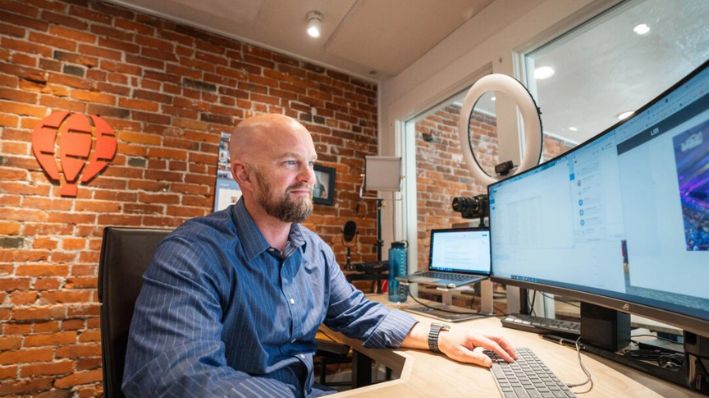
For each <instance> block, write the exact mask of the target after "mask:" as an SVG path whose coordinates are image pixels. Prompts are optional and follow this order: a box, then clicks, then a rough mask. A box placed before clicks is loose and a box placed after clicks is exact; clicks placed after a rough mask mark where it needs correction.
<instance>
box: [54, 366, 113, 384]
mask: <svg viewBox="0 0 709 398" xmlns="http://www.w3.org/2000/svg"><path fill="white" fill-rule="evenodd" d="M101 372H102V371H101V369H97V370H90V371H86V372H76V373H74V374H72V375H71V376H67V377H63V378H61V379H57V380H56V381H55V382H54V386H55V387H58V388H66V387H70V386H75V385H79V384H88V383H91V382H96V381H99V380H101V376H102V373H101Z"/></svg>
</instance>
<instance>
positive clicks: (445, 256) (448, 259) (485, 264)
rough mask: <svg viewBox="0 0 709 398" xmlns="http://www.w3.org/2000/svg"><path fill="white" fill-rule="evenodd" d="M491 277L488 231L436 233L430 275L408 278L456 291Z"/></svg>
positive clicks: (445, 230)
mask: <svg viewBox="0 0 709 398" xmlns="http://www.w3.org/2000/svg"><path fill="white" fill-rule="evenodd" d="M488 276H490V230H489V229H488V228H455V229H434V230H432V231H431V250H430V251H429V255H428V271H419V272H416V273H413V274H410V275H408V276H407V279H408V281H409V282H416V283H429V284H432V285H439V286H445V287H449V288H455V287H459V286H465V285H470V284H472V283H476V282H478V281H481V280H483V279H485V278H487V277H488Z"/></svg>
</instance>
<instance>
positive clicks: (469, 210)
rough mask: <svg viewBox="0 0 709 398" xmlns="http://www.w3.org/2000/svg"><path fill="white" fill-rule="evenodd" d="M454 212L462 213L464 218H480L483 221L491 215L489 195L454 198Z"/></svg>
mask: <svg viewBox="0 0 709 398" xmlns="http://www.w3.org/2000/svg"><path fill="white" fill-rule="evenodd" d="M453 210H454V211H458V212H460V215H461V216H462V217H463V218H480V219H481V220H482V219H483V218H484V217H486V216H488V215H489V213H490V211H489V202H488V199H487V195H476V196H459V197H456V198H453Z"/></svg>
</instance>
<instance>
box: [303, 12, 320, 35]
mask: <svg viewBox="0 0 709 398" xmlns="http://www.w3.org/2000/svg"><path fill="white" fill-rule="evenodd" d="M322 19H323V15H322V14H321V13H320V12H319V11H310V12H309V13H308V15H306V16H305V20H306V21H308V28H307V29H306V32H308V36H310V37H312V38H313V39H317V38H318V37H320V31H321V30H322Z"/></svg>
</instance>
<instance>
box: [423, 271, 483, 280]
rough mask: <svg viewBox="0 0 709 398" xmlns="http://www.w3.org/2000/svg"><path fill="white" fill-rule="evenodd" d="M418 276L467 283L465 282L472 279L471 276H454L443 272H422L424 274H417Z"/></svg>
mask: <svg viewBox="0 0 709 398" xmlns="http://www.w3.org/2000/svg"><path fill="white" fill-rule="evenodd" d="M416 275H418V276H423V277H426V278H433V279H448V280H453V281H465V280H468V279H470V275H465V274H453V273H450V272H441V271H426V272H422V273H420V274H416Z"/></svg>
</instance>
